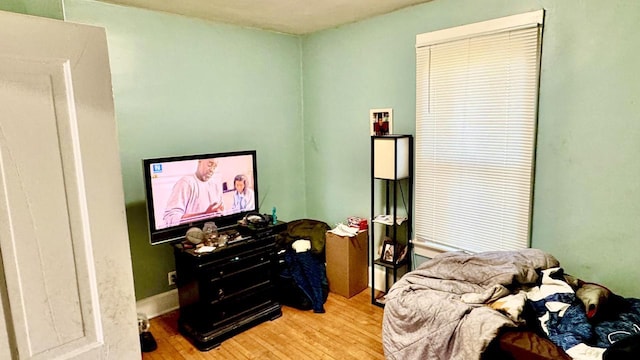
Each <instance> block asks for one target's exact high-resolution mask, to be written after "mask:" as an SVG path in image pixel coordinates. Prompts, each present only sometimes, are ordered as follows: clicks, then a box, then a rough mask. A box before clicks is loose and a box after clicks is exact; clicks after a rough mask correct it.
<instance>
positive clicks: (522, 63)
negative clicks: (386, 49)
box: [415, 11, 542, 252]
mask: <svg viewBox="0 0 640 360" xmlns="http://www.w3.org/2000/svg"><path fill="white" fill-rule="evenodd" d="M532 19H533V21H532ZM523 22H524V23H523ZM541 24H542V11H540V12H536V13H529V14H523V15H517V16H514V17H509V18H503V19H498V20H492V21H489V22H484V23H479V24H472V25H468V26H465V27H461V28H456V29H448V30H444V31H438V32H434V33H429V34H422V35H418V37H417V45H416V49H417V50H416V55H417V59H416V64H417V74H416V81H417V99H416V100H417V109H416V179H415V184H416V185H415V186H416V188H415V189H416V202H415V203H416V208H415V230H416V242H417V243H420V242H422V243H427V244H430V245H431V246H435V247H438V245H442V246H444V247H447V248H455V249H461V250H466V251H470V252H479V251H489V250H513V249H519V248H526V247H528V246H529V238H530V219H531V198H532V183H533V161H534V154H535V134H536V118H537V99H538V74H539V63H540V60H539V59H540V44H541ZM505 28H506V29H505ZM460 30H462V33H463V34H460ZM469 32H471V34H469ZM452 37H453V39H452V40H449V39H450V38H452Z"/></svg>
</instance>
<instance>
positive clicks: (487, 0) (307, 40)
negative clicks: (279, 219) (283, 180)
mask: <svg viewBox="0 0 640 360" xmlns="http://www.w3.org/2000/svg"><path fill="white" fill-rule="evenodd" d="M540 8H544V9H545V10H546V15H545V29H544V40H543V50H542V68H541V69H542V71H541V88H540V106H539V120H538V148H537V155H536V156H537V157H536V162H537V168H536V176H535V195H534V206H533V237H532V246H533V247H537V248H541V249H543V250H546V251H549V252H550V253H552V254H554V255H555V256H556V257H557V258H558V259H559V260H560V262H561V264H562V265H563V267H565V269H566V270H567V271H568V272H570V273H572V274H574V275H576V276H578V277H580V278H583V279H584V280H587V281H592V282H599V283H603V284H605V285H607V286H609V287H610V288H611V289H612V290H613V291H615V292H618V293H620V294H622V295H626V296H635V297H640V286H639V285H638V284H640V271H638V265H637V255H636V254H637V252H638V250H637V247H638V245H639V244H640V221H639V220H640V193H639V190H640V189H639V188H640V180H639V179H640V161H638V155H639V154H640V121H639V119H638V118H639V115H638V114H640V102H639V101H638V96H639V95H640V82H638V79H639V78H640V67H639V66H637V64H639V63H640V47H638V46H637V39H636V38H637V36H636V34H637V33H638V32H640V22H638V19H640V2H635V1H627V0H617V1H611V0H590V1H582V0H563V1H553V0H546V1H545V0H541V1H537V0H522V1H511V0H434V1H432V2H429V3H426V4H422V5H418V6H414V7H411V8H407V9H404V10H400V11H397V12H394V13H391V14H387V15H383V16H379V17H376V18H373V19H369V20H366V21H362V22H359V23H355V24H350V25H347V26H342V27H339V28H336V29H331V30H325V31H322V32H318V33H314V34H311V35H309V36H306V37H304V38H303V55H302V57H303V64H304V70H303V79H304V88H303V90H304V91H303V94H304V95H303V98H304V138H305V158H306V170H305V171H306V174H307V182H306V184H305V186H306V192H307V204H308V209H307V213H308V215H309V216H310V217H313V218H320V219H326V221H328V222H329V223H333V222H339V221H343V219H344V218H345V217H347V216H350V215H359V216H364V217H368V215H369V207H370V200H369V197H370V190H369V187H370V185H369V184H370V180H369V163H370V160H369V141H370V140H369V132H368V131H369V123H368V116H369V109H370V108H381V107H391V108H393V110H394V117H393V121H394V123H393V127H394V129H393V131H394V133H410V134H414V133H415V123H414V122H415V48H414V45H415V36H416V34H420V33H424V32H429V31H433V30H438V29H442V28H448V27H453V26H458V25H464V24H468V23H473V22H478V21H484V20H489V19H493V18H498V17H502V16H508V15H513V14H518V13H523V12H528V11H534V10H538V9H540Z"/></svg>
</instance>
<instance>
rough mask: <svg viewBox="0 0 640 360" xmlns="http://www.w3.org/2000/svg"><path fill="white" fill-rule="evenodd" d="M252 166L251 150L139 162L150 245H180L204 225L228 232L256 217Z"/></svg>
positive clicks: (253, 158) (256, 197) (256, 205)
mask: <svg viewBox="0 0 640 360" xmlns="http://www.w3.org/2000/svg"><path fill="white" fill-rule="evenodd" d="M256 164H257V163H256V152H255V151H254V150H249V151H237V152H227V153H215V154H199V155H187V156H175V157H164V158H155V159H143V160H142V165H143V169H144V174H143V176H144V183H145V191H146V201H147V218H148V220H149V236H150V241H151V244H152V245H156V244H160V243H165V242H170V241H177V240H181V239H183V238H184V236H185V233H186V232H187V230H188V229H189V228H191V227H194V226H195V227H199V228H202V226H203V225H204V223H205V222H208V221H213V222H215V223H216V226H217V227H218V228H224V227H228V226H231V225H234V224H236V223H237V222H238V220H241V219H242V218H243V217H245V216H246V215H247V214H249V213H251V212H256V211H258V209H259V206H258V172H257V166H256ZM240 190H242V191H240Z"/></svg>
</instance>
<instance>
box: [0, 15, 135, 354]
mask: <svg viewBox="0 0 640 360" xmlns="http://www.w3.org/2000/svg"><path fill="white" fill-rule="evenodd" d="M115 125H116V124H115V117H114V109H113V97H112V89H111V75H110V71H109V60H108V54H107V42H106V36H105V31H104V29H102V28H97V27H91V26H85V25H78V24H71V23H65V22H62V21H57V20H50V19H44V18H37V17H32V16H25V15H18V14H13V13H7V12H2V11H0V359H2V360H4V359H47V360H48V359H62V358H64V359H92V360H93V359H117V360H121V359H140V357H141V355H140V344H139V340H138V331H137V322H136V309H135V297H134V291H133V275H132V270H131V255H130V252H129V240H128V235H127V228H126V218H125V210H124V196H123V191H122V178H121V172H120V161H119V154H118V148H117V132H116V126H115Z"/></svg>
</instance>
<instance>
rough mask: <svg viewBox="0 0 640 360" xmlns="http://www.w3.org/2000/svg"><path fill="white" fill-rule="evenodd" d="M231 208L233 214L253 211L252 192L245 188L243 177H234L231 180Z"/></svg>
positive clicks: (244, 178)
mask: <svg viewBox="0 0 640 360" xmlns="http://www.w3.org/2000/svg"><path fill="white" fill-rule="evenodd" d="M233 186H234V188H235V191H234V192H233V206H232V209H231V210H232V211H233V212H234V213H236V212H241V211H250V210H255V204H254V195H253V190H252V189H250V188H248V187H247V177H246V176H245V175H242V174H240V175H236V177H235V178H234V179H233Z"/></svg>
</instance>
